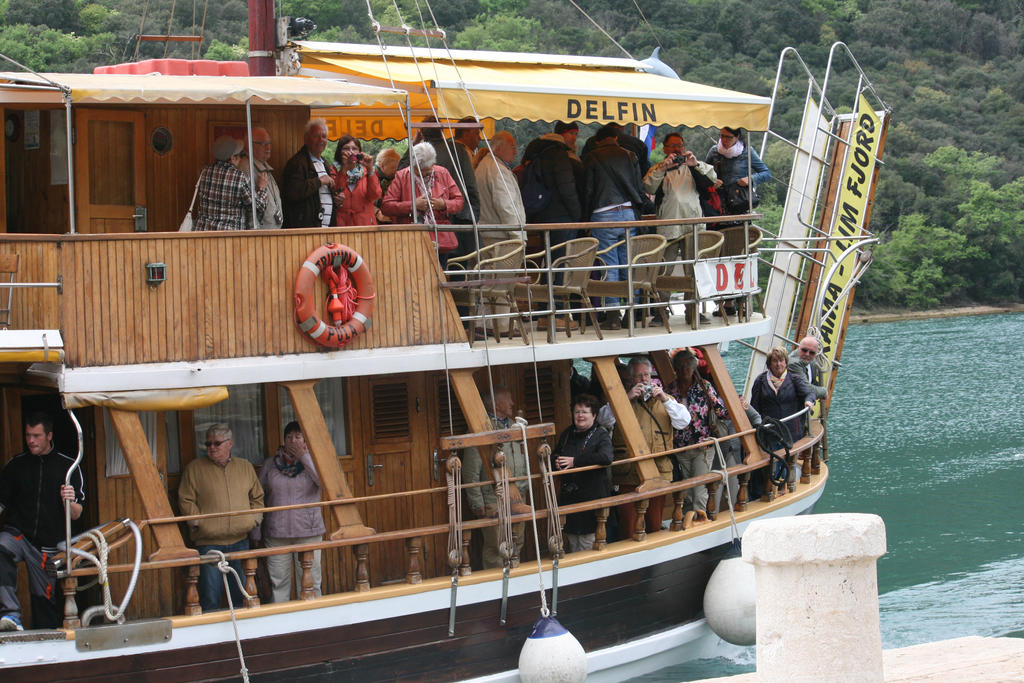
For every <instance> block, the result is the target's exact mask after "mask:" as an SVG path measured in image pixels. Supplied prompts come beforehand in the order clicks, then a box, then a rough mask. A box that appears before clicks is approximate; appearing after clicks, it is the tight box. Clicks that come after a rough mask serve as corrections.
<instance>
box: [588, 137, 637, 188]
mask: <svg viewBox="0 0 1024 683" xmlns="http://www.w3.org/2000/svg"><path fill="white" fill-rule="evenodd" d="M616 142H618V143H619V147H621V148H622V149H625V150H629V151H630V152H632V153H633V154H635V155H636V164H637V166H638V167H639V169H640V177H641V178H642V177H644V176H645V175H647V171H649V170H651V161H650V150H648V149H647V145H645V144H644V141H643V140H641V139H640V138H638V137H636V136H635V135H630V134H629V133H627V132H626V131H620V132H619V135H618V137H617V138H616ZM596 146H597V143H596V142H594V138H590V139H589V140H587V142H586V144H584V145H583V156H586V155H587V154H589V153H590V152H592V151H593V150H594V148H595V147H596Z"/></svg>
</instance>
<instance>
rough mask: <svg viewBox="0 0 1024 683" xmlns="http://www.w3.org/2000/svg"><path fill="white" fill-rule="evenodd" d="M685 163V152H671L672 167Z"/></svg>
mask: <svg viewBox="0 0 1024 683" xmlns="http://www.w3.org/2000/svg"><path fill="white" fill-rule="evenodd" d="M685 163H686V155H685V154H673V155H672V168H679V167H680V166H682V165H683V164H685Z"/></svg>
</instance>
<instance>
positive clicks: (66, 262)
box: [0, 217, 736, 367]
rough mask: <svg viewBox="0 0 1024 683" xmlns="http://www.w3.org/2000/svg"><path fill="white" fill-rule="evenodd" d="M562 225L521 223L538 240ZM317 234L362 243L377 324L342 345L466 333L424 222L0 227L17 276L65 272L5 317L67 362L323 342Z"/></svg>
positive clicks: (246, 353)
mask: <svg viewBox="0 0 1024 683" xmlns="http://www.w3.org/2000/svg"><path fill="white" fill-rule="evenodd" d="M729 218H731V219H733V220H735V218H736V217H729ZM709 220H711V219H709ZM665 222H666V221H653V222H648V223H650V224H653V225H656V224H659V223H665ZM671 222H672V223H687V222H690V223H692V222H693V221H687V220H685V219H681V220H680V221H671ZM572 225H575V226H577V227H580V228H587V227H593V226H592V224H586V223H581V224H572ZM561 227H564V226H562V225H547V226H529V232H531V233H538V234H540V235H541V239H542V241H543V235H544V234H545V233H546V232H547V231H549V230H551V229H555V228H561ZM325 242H338V243H342V244H346V245H348V246H349V247H351V248H353V249H354V250H355V251H356V252H358V253H359V254H360V255H361V256H362V257H363V259H364V261H365V262H366V264H367V265H368V266H369V268H370V271H371V273H372V275H373V278H374V281H375V286H376V292H377V296H376V310H375V312H374V317H373V325H372V326H371V328H370V329H369V330H368V331H367V332H366V333H365V334H363V335H360V336H358V337H356V338H355V339H354V340H353V341H352V342H351V343H350V344H348V345H347V346H346V349H369V348H382V347H402V346H412V345H422V344H438V343H442V342H444V341H464V340H465V339H466V337H465V333H464V329H463V325H462V322H461V321H460V320H459V315H458V311H457V310H456V308H455V305H454V303H453V302H452V299H451V295H450V294H448V293H447V292H442V294H441V295H439V293H438V289H437V283H438V281H439V278H440V277H441V276H440V275H439V267H438V263H437V259H436V255H435V252H434V247H433V243H432V242H431V241H430V240H429V238H428V236H427V233H426V232H425V228H424V227H423V226H373V227H364V228H324V229H303V230H266V231H262V230H261V231H242V232H211V233H194V232H193V233H138V234H105V235H59V236H46V235H11V234H7V235H0V252H13V253H17V254H19V255H20V256H21V266H20V269H19V273H18V274H17V280H18V281H21V282H55V281H60V282H62V291H61V293H58V292H57V291H55V290H53V289H40V290H21V289H19V290H18V291H17V292H16V294H15V296H14V305H13V308H12V313H11V328H12V329H54V328H59V329H60V330H61V332H62V335H63V338H64V348H65V359H66V361H65V362H66V364H67V365H68V366H69V367H95V366H103V365H131V364H138V363H155V362H173V361H201V360H212V359H227V358H240V357H252V356H268V355H283V354H294V353H308V352H315V351H321V350H322V349H321V348H320V347H318V346H316V345H315V344H314V343H313V342H311V341H309V340H308V339H306V338H305V337H304V336H303V335H302V334H301V333H300V332H299V331H298V330H297V329H296V326H295V324H294V320H293V319H294V313H293V307H294V295H293V290H294V285H295V277H296V273H297V272H298V269H299V268H300V267H301V265H302V263H303V261H305V259H306V257H307V256H308V255H309V254H310V252H312V251H313V250H314V249H315V248H316V247H318V246H319V245H321V244H323V243H325ZM541 248H542V249H543V246H542V247H541ZM150 263H160V264H164V266H165V267H164V273H165V275H166V280H165V281H164V282H162V283H159V284H154V283H148V282H147V271H146V265H147V264H150ZM679 263H683V262H679ZM687 263H692V261H690V262H687ZM536 275H537V273H532V274H531V276H532V277H536ZM325 291H326V290H325ZM630 305H631V304H630ZM654 305H655V304H651V306H654ZM535 314H541V312H535Z"/></svg>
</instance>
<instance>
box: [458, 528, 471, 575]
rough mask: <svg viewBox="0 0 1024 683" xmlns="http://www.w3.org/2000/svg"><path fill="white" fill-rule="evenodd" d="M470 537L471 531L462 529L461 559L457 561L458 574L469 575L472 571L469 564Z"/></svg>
mask: <svg viewBox="0 0 1024 683" xmlns="http://www.w3.org/2000/svg"><path fill="white" fill-rule="evenodd" d="M472 538H473V532H472V531H470V530H469V529H463V530H462V561H461V562H460V563H459V576H469V575H470V574H472V573H473V568H472V567H470V566H469V543H470V541H471V540H472Z"/></svg>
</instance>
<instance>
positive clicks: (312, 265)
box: [302, 261, 320, 277]
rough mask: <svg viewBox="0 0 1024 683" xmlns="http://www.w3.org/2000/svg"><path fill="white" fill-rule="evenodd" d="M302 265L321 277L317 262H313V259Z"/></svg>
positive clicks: (315, 275)
mask: <svg viewBox="0 0 1024 683" xmlns="http://www.w3.org/2000/svg"><path fill="white" fill-rule="evenodd" d="M302 267H303V268H305V269H306V270H308V271H309V272H311V273H313V276H314V277H320V269H319V268H317V267H316V264H315V263H313V262H312V261H305V262H303V264H302Z"/></svg>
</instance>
